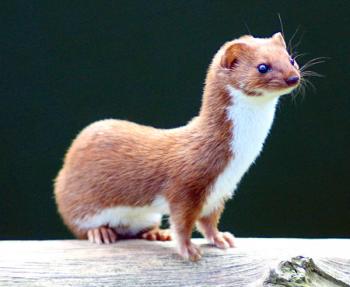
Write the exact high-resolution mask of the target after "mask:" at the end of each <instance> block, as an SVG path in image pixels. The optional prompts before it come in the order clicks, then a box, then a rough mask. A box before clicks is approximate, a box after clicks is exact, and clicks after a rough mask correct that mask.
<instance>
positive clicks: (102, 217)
mask: <svg viewBox="0 0 350 287" xmlns="http://www.w3.org/2000/svg"><path fill="white" fill-rule="evenodd" d="M167 213H169V207H168V203H167V202H166V200H165V198H164V197H162V196H158V197H156V199H155V200H154V201H153V202H152V204H150V205H146V206H142V207H130V206H117V207H111V208H105V209H102V210H100V211H99V212H98V213H96V214H94V215H92V216H89V217H86V218H82V219H78V220H76V221H75V224H76V225H77V226H78V227H79V228H80V229H93V228H97V227H100V226H103V225H107V226H110V227H113V228H116V229H117V231H118V233H119V234H124V233H125V234H129V235H135V234H137V233H138V232H140V231H142V230H145V229H147V228H149V227H152V226H154V225H158V224H159V223H160V222H161V219H162V215H163V214H167Z"/></svg>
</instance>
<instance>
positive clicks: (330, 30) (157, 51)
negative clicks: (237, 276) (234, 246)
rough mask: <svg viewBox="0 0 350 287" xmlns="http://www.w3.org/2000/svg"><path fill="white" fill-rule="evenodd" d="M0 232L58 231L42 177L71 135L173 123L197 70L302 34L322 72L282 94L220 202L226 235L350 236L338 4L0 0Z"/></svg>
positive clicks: (342, 13) (344, 18)
mask: <svg viewBox="0 0 350 287" xmlns="http://www.w3.org/2000/svg"><path fill="white" fill-rule="evenodd" d="M0 11H1V12H0V13H1V25H0V35H1V44H0V49H1V51H0V65H1V71H0V75H1V76H0V81H1V84H0V99H1V104H0V129H1V137H0V239H56V238H57V239H58V238H71V235H70V233H69V232H68V231H67V229H66V228H65V227H64V225H63V224H62V222H61V219H60V217H59V215H58V214H57V212H56V206H55V202H54V198H53V188H52V183H53V179H54V178H55V176H56V174H57V172H58V170H59V169H60V167H61V165H62V158H63V156H64V154H65V151H66V150H67V148H68V147H69V145H70V143H71V141H72V139H73V138H74V137H75V136H76V134H77V133H78V132H79V131H80V130H81V129H82V128H83V127H85V126H86V125H88V124H89V123H91V122H93V121H96V120H100V119H105V118H112V117H113V118H119V119H127V120H130V121H135V122H138V123H142V124H146V125H152V126H156V127H160V128H172V127H177V126H180V125H184V124H186V123H187V122H188V121H189V120H190V119H191V118H192V117H193V116H195V115H196V114H197V113H198V110H199V107H200V103H201V93H202V89H203V82H204V78H205V74H206V69H207V67H208V64H209V63H210V61H211V57H212V56H213V55H214V53H215V52H216V51H217V49H218V48H219V47H220V46H221V45H222V44H223V43H224V42H225V41H227V40H231V39H234V38H236V37H239V36H241V35H242V34H247V33H248V28H247V27H249V30H250V32H251V33H252V34H253V35H255V36H260V37H268V36H270V35H272V34H273V33H275V32H277V31H280V30H281V27H280V23H279V20H278V13H280V15H281V17H282V20H283V23H284V33H285V36H286V40H287V41H288V40H289V39H290V38H291V37H292V35H293V34H294V32H295V31H296V29H297V28H298V27H299V31H298V33H297V34H296V35H295V37H294V40H293V42H294V43H297V42H298V41H299V40H300V39H301V36H302V35H304V36H303V38H302V39H301V42H300V45H299V47H298V49H297V50H298V51H299V52H301V53H307V55H306V56H305V57H303V58H301V59H299V60H298V62H299V64H303V63H305V62H306V61H307V60H310V59H312V58H315V57H320V56H326V57H329V58H330V59H329V60H327V61H326V62H325V63H323V64H320V65H318V66H315V67H312V68H311V70H314V71H316V72H318V73H321V74H323V75H325V77H324V78H315V79H311V80H312V82H313V84H314V85H315V87H316V90H313V89H311V88H309V89H307V90H306V93H305V96H304V97H301V96H299V97H296V98H295V99H294V100H293V99H292V97H291V96H284V97H283V98H282V99H281V101H280V104H279V107H278V110H277V114H276V120H275V122H274V125H273V128H272V131H271V134H270V136H269V137H268V139H267V142H266V145H265V148H264V151H263V153H262V154H261V156H260V157H259V158H258V160H257V161H256V164H255V165H254V166H252V168H251V169H250V171H249V172H248V174H246V176H245V177H244V178H243V180H242V182H241V184H240V185H239V188H238V190H237V191H236V194H235V196H234V199H233V200H231V201H229V202H228V203H227V205H226V209H225V213H224V215H223V218H222V221H221V228H222V229H225V230H229V231H231V232H233V233H234V234H235V235H236V236H241V237H242V236H269V237H349V236H350V187H349V186H350V181H349V177H350V176H349V175H350V164H349V163H350V162H349V160H350V147H349V142H350V115H349V111H350V95H349V88H348V86H349V81H350V77H349V76H350V74H349V71H350V69H349V65H350V62H349V48H350V45H349V43H350V41H349V39H350V37H349V36H350V35H349V27H350V21H349V12H350V1H43V0H41V1H18V2H16V1H1V3H0Z"/></svg>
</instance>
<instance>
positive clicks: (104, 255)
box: [0, 238, 350, 287]
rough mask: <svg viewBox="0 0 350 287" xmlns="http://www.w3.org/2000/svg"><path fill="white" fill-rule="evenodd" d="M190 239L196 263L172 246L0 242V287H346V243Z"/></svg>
mask: <svg viewBox="0 0 350 287" xmlns="http://www.w3.org/2000/svg"><path fill="white" fill-rule="evenodd" d="M194 242H196V243H197V244H200V245H201V246H202V249H203V251H204V256H203V258H202V259H201V260H200V261H199V262H195V263H193V262H187V261H184V260H182V259H181V258H180V257H179V256H178V255H177V254H176V252H175V251H174V243H173V242H149V241H144V240H123V241H119V242H117V243H116V244H111V245H94V244H90V243H89V242H87V241H79V240H53V241H0V286H8V287H11V286H26V287H31V286H45V287H47V286H65V287H66V286H77V287H80V286H84V287H88V286H105V287H106V286H107V287H108V286H123V287H128V286H167V287H168V286H186V287H187V286H239V287H243V286H293V287H298V286H303V287H305V286H310V287H313V286H350V239H328V240H327V239H262V238H260V239H256V238H237V240H236V243H237V247H236V248H234V249H228V250H219V249H217V248H215V247H213V246H210V245H208V244H206V241H205V240H203V239H194ZM298 256H302V257H298ZM281 262H282V263H281Z"/></svg>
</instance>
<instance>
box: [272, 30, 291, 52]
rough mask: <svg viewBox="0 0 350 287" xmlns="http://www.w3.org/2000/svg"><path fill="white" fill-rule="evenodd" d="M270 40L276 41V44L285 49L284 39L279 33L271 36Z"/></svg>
mask: <svg viewBox="0 0 350 287" xmlns="http://www.w3.org/2000/svg"><path fill="white" fill-rule="evenodd" d="M272 39H273V40H274V41H276V42H277V43H279V44H281V45H282V46H283V47H285V48H286V47H287V45H286V42H285V41H284V38H283V36H282V34H281V32H278V33H276V34H273V36H272Z"/></svg>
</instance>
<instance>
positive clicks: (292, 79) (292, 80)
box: [286, 76, 300, 86]
mask: <svg viewBox="0 0 350 287" xmlns="http://www.w3.org/2000/svg"><path fill="white" fill-rule="evenodd" d="M299 79H300V78H299V77H298V76H291V77H288V78H287V79H286V83H287V85H288V86H293V85H295V84H296V83H298V82H299Z"/></svg>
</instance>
